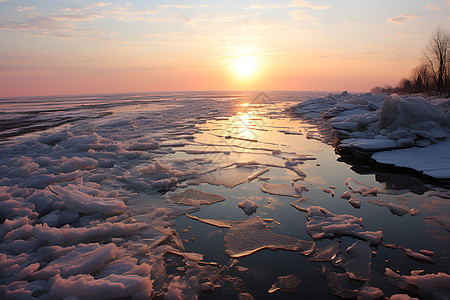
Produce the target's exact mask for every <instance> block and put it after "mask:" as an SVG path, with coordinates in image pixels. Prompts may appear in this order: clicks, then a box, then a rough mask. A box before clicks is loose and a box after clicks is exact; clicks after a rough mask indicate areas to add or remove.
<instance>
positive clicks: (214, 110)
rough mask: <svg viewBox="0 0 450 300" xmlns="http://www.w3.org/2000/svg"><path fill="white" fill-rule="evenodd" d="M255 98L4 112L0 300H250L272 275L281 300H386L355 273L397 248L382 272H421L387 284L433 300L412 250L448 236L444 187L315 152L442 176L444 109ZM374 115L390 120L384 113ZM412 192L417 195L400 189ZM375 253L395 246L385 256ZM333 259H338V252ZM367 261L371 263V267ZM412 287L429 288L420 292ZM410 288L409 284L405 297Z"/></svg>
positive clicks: (202, 97) (363, 98) (435, 104)
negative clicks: (213, 298) (333, 142)
mask: <svg viewBox="0 0 450 300" xmlns="http://www.w3.org/2000/svg"><path fill="white" fill-rule="evenodd" d="M273 95H274V97H275V98H277V99H278V100H277V101H272V100H270V99H266V100H265V101H267V103H262V104H256V103H251V102H252V101H253V100H252V99H253V98H254V95H250V96H249V95H246V94H240V93H237V92H236V93H235V94H234V93H233V94H231V93H230V94H228V93H225V92H211V93H209V92H205V93H200V92H192V93H180V94H178V93H177V94H176V95H175V94H173V95H172V94H171V95H166V94H164V95H154V94H137V95H108V96H95V97H94V96H79V97H80V99H81V100H80V101H81V103H83V105H81V106H79V105H78V104H73V103H72V102H70V99H72V98H71V96H67V97H52V98H51V101H50V100H49V101H50V102H49V103H45V99H44V100H43V102H42V103H41V104H36V103H37V102H36V101H38V102H39V101H41V100H42V99H40V98H39V99H38V100H35V101H34V102H33V100H30V101H31V102H32V103H34V104H35V106H33V109H34V110H35V112H34V113H33V114H28V112H24V111H22V110H23V107H22V108H20V105H17V108H20V109H19V110H20V111H16V112H13V114H11V113H10V112H3V111H0V113H1V114H2V124H6V125H5V126H6V127H8V126H9V127H8V128H9V129H7V130H3V129H4V128H0V139H1V140H0V298H2V299H65V298H68V299H69V298H74V299H75V298H77V299H90V298H91V299H92V298H95V299H97V298H127V299H128V298H137V299H141V298H142V299H148V298H156V299H161V298H168V299H171V298H173V299H180V298H181V299H183V298H184V299H195V298H197V297H199V296H205V295H206V296H207V295H208V294H209V293H218V297H219V298H220V297H222V296H224V295H225V294H226V295H228V294H227V293H230V294H231V295H232V296H233V297H234V296H238V297H240V298H242V299H252V298H256V299H259V298H263V297H264V296H266V295H267V294H268V289H269V288H270V286H271V285H272V284H273V283H274V282H275V281H277V278H278V279H280V284H276V286H274V289H277V294H279V295H282V294H281V293H286V292H290V293H292V294H291V295H292V297H293V298H298V296H299V295H300V294H301V295H306V296H305V297H313V295H314V296H316V294H317V295H318V297H320V298H324V299H325V298H327V295H328V296H329V297H332V295H331V294H329V292H331V293H334V294H337V295H340V296H345V297H347V296H348V297H353V298H357V297H360V298H364V297H366V298H370V297H376V296H377V295H380V293H382V292H385V296H386V297H389V296H390V294H389V291H390V290H391V289H390V288H388V287H387V286H388V284H389V283H388V280H387V279H386V278H384V279H379V278H378V279H377V280H380V285H379V286H378V285H377V284H376V283H378V281H377V282H372V281H371V280H372V278H373V277H372V276H373V275H374V274H373V272H372V271H370V270H372V268H370V262H369V257H371V255H375V253H379V254H376V255H377V257H378V256H380V257H383V261H384V257H385V256H386V258H387V261H388V262H387V263H386V264H388V266H389V264H391V261H390V259H391V257H390V255H391V254H390V253H389V252H388V251H397V252H399V253H402V255H398V256H396V259H398V260H399V261H400V262H399V263H400V264H403V265H405V261H406V262H409V261H414V263H415V264H416V265H415V266H414V270H413V271H417V270H423V271H421V272H420V273H417V272H414V273H413V272H411V270H406V271H405V272H404V273H403V274H405V273H406V274H409V273H411V274H412V275H411V276H427V275H428V276H427V277H408V278H406V277H403V276H401V279H399V280H397V281H396V282H395V283H394V284H395V285H397V286H399V287H400V288H402V289H403V288H404V287H405V286H406V292H408V293H410V294H411V295H415V294H414V293H416V291H417V290H419V292H418V293H419V295H418V296H421V297H425V296H427V295H429V294H430V293H431V294H433V295H434V294H435V293H437V292H439V293H442V290H443V291H444V292H446V291H447V290H445V288H442V287H441V286H439V285H438V284H436V282H437V281H440V280H444V281H445V280H446V277H445V275H446V273H443V272H441V273H438V275H436V276H434V277H433V276H431V275H434V274H430V270H429V268H430V269H432V270H431V272H434V273H436V272H437V271H436V270H441V269H442V266H444V263H443V262H445V260H444V256H445V254H444V253H443V252H442V251H441V250H440V249H439V248H438V247H436V246H435V244H436V243H429V242H430V241H432V242H433V241H439V243H441V241H446V240H447V239H448V231H449V229H448V228H449V226H448V224H449V221H448V219H449V218H448V215H447V214H448V208H447V206H446V205H448V201H447V200H448V192H446V191H447V189H446V187H445V185H442V184H441V185H440V186H439V184H437V185H438V186H437V187H436V186H434V185H429V184H428V183H427V182H426V181H420V180H417V181H413V184H411V182H410V181H408V180H411V177H408V176H403V177H402V176H397V175H392V174H390V173H389V172H388V171H386V170H389V168H386V169H382V170H383V172H378V171H377V172H371V171H367V169H364V170H362V171H361V172H359V171H358V170H359V169H358V166H354V168H351V169H350V167H349V166H348V165H346V164H343V163H342V161H336V159H337V158H338V157H337V156H336V155H335V154H334V152H333V149H330V147H329V146H328V145H326V144H324V143H322V142H321V141H324V142H326V143H328V142H330V140H329V138H331V139H333V137H331V134H332V133H333V132H334V133H337V134H338V135H339V139H340V142H341V144H340V148H338V149H340V151H341V152H340V153H341V154H345V150H346V149H347V150H351V151H356V152H355V153H356V154H362V155H363V154H367V153H370V154H372V152H374V151H375V150H376V148H377V149H378V150H380V149H387V151H378V150H377V151H378V152H376V153H375V154H374V155H373V158H374V159H376V160H377V159H378V157H380V162H382V163H383V164H394V165H395V164H399V166H401V167H410V168H414V169H416V170H418V171H420V172H423V173H424V174H426V175H429V176H432V177H435V178H437V177H441V178H446V176H447V175H446V174H447V173H446V172H445V171H446V168H445V166H446V161H445V160H446V159H447V158H446V156H445V155H446V152H445V151H444V149H445V148H448V138H447V135H448V126H447V127H446V124H445V120H444V119H445V118H447V117H448V107H449V102H448V101H447V100H445V99H429V100H424V99H423V98H421V97H419V96H414V97H407V96H401V97H400V98H397V97H395V96H394V97H391V98H389V97H388V98H386V97H385V96H384V95H369V94H367V95H351V94H348V93H343V94H341V95H329V96H326V97H321V98H313V99H311V100H307V101H304V102H301V101H303V100H304V99H305V98H304V97H303V96H298V94H297V93H294V92H292V93H280V94H277V93H275V92H273ZM175 96H176V98H177V99H178V100H174V98H175ZM302 97H303V98H302ZM409 98H414V99H413V100H408V99H409ZM49 99H50V98H49ZM83 99H86V100H83ZM385 99H386V100H388V102H389V103H388V104H386V105H385V107H384V106H383V103H384V101H385ZM286 100H288V101H289V102H287V101H286ZM2 101H4V100H3V99H0V110H1V105H2V104H1V103H2ZM8 101H9V100H8ZM11 101H12V102H14V101H19V102H20V99H19V100H14V99H13V100H11ZM65 101H68V102H65ZM83 101H85V102H83ZM90 101H94V102H95V103H97V104H92V103H90ZM424 101H425V102H429V103H428V104H424ZM31 102H30V103H31ZM247 102H248V103H247ZM299 102H300V103H299ZM51 103H54V105H56V104H55V103H58V105H57V106H58V107H57V108H51V107H52V105H53V104H51ZM76 103H80V102H78V100H77V101H76ZM242 103H246V104H248V105H240V104H242ZM288 103H289V104H288ZM293 103H299V104H298V105H297V108H296V109H295V110H297V111H298V112H300V113H302V114H303V115H305V116H306V117H308V118H312V119H313V120H310V121H303V120H301V121H300V120H299V119H296V118H294V117H292V116H291V115H289V114H288V111H286V110H285V108H287V107H288V105H292V104H293ZM237 104H238V105H237ZM413 104H414V105H416V106H417V107H420V109H421V110H424V111H426V113H424V114H423V116H422V117H423V118H422V119H420V120H419V117H415V118H416V119H415V121H414V122H406V121H407V120H408V118H410V116H414V113H415V112H414V111H413V109H412V108H413ZM49 105H50V109H49V110H47V109H42V111H41V110H39V107H46V108H48V106H49ZM64 105H66V107H65V108H64V109H63V110H60V109H59V108H60V107H61V106H64ZM430 105H432V107H431V106H430ZM199 107H201V109H199ZM389 107H391V108H389ZM52 109H56V110H55V111H52ZM290 111H292V109H291V110H290ZM392 111H397V112H399V111H400V113H398V115H400V116H401V118H397V119H395V118H392V113H391V112H392ZM438 111H440V112H438ZM403 112H407V114H403ZM441 112H443V113H444V114H445V116H444V115H443V114H442V113H441ZM17 116H19V117H17ZM3 117H4V118H3ZM432 117H433V118H434V119H433V120H429V119H430V118H432ZM290 118H291V119H290ZM380 118H381V119H380ZM380 120H381V125H380V124H379V123H380V122H379V121H380ZM446 120H448V118H447V119H446ZM405 122H406V123H405ZM14 124H15V125H14ZM42 124H46V125H45V128H44V129H43V128H40V129H39V126H40V125H42ZM327 124H328V125H327ZM12 125H14V126H16V127H14V126H13V127H14V128H13V127H11V126H12ZM321 126H323V127H321ZM326 126H331V128H334V129H333V130H334V131H333V132H330V130H329V129H330V127H326ZM345 145H347V146H345ZM346 147H347V148H346ZM385 147H387V148H385ZM391 148H395V149H394V150H391ZM399 148H402V149H399ZM397 153H398V154H397ZM413 154H414V155H413ZM363 156H364V155H363ZM381 158H383V159H386V161H381ZM391 158H392V159H391ZM388 159H391V160H388ZM439 159H440V160H439ZM436 162H437V163H436ZM420 164H421V166H419V165H420ZM362 165H363V166H364V167H365V164H362ZM380 168H383V166H381V167H380ZM447 169H448V168H447ZM355 170H356V171H355ZM384 172H386V173H384ZM374 173H375V176H374V175H373V174H374ZM263 176H264V177H263ZM346 178H348V180H347V181H346V180H345V179H346ZM405 178H406V179H405ZM403 180H405V181H406V182H407V183H408V184H404V182H403ZM391 181H392V182H391ZM416 183H417V186H418V189H417V190H416V189H415V187H411V186H413V185H415V184H416ZM382 185H386V187H383V186H382ZM405 186H406V188H405ZM323 187H324V188H323ZM322 188H323V189H322ZM408 189H409V190H408ZM347 190H348V191H347ZM324 191H325V192H327V193H329V194H334V193H337V194H338V195H341V194H342V195H343V198H344V199H348V200H349V202H350V203H351V204H352V205H353V206H355V207H359V205H360V203H361V201H359V202H358V201H357V200H356V199H357V198H356V196H355V195H356V194H360V195H361V196H362V197H364V198H362V197H361V200H363V201H364V205H363V207H362V208H361V209H360V210H355V209H354V208H353V207H352V206H350V205H348V203H346V202H347V201H340V200H339V199H330V198H331V197H330V196H329V195H327V194H324ZM380 194H382V196H383V198H379V197H380ZM396 194H398V195H401V196H398V197H394V195H396ZM422 195H423V196H422ZM285 196H290V197H293V198H290V199H291V200H289V198H288V197H285ZM358 197H359V195H358ZM294 200H297V201H295V202H292V203H290V201H294ZM289 204H290V205H289ZM366 204H367V205H366ZM373 204H376V205H381V206H383V207H381V208H380V207H377V206H375V205H373ZM238 207H241V208H242V209H243V210H244V212H246V213H247V214H249V215H250V214H252V217H249V216H246V215H244V213H242V211H241V210H240V209H239V208H238ZM256 208H257V209H256ZM294 208H295V209H297V210H299V211H301V212H302V213H301V212H296V210H295V209H294ZM328 209H330V210H331V211H333V212H335V213H331V212H330V211H328ZM303 212H305V213H306V218H305V217H304V216H303ZM374 212H375V213H374ZM186 214H189V216H190V217H191V218H192V219H190V218H187V217H185V216H186ZM192 214H195V215H196V217H194V216H192ZM407 214H409V215H411V216H414V215H417V217H410V216H407ZM401 215H405V216H404V217H401V218H400V216H401ZM422 217H423V218H422ZM363 219H364V225H365V226H363V222H362V220H363ZM387 220H389V221H387ZM392 220H394V221H392ZM197 221H201V222H203V223H206V224H209V225H214V226H216V227H212V226H207V225H205V224H202V223H200V222H197ZM393 224H395V225H393ZM397 224H399V228H402V227H401V226H411V227H414V226H417V228H419V229H424V232H423V233H421V236H420V237H419V238H417V239H414V241H411V242H405V239H407V238H410V237H411V233H409V232H402V235H401V236H400V235H398V234H397V233H396V230H393V227H395V226H396V225H397ZM305 226H306V227H305ZM217 227H218V228H217ZM381 227H382V228H383V233H384V232H386V243H385V242H384V241H382V238H383V233H382V231H381ZM305 228H306V230H305ZM414 228H415V227H414ZM419 231H420V230H419ZM308 234H309V235H308ZM414 234H415V233H414ZM403 235H404V236H403ZM414 237H416V236H415V235H414ZM396 239H400V240H402V241H403V242H399V241H397V240H396ZM222 241H223V243H222ZM388 242H389V243H394V242H395V244H397V245H402V246H398V247H395V249H396V250H393V249H390V248H387V247H388V246H387V245H389V244H388ZM316 245H317V247H316ZM381 245H384V246H386V247H381ZM340 247H348V248H347V250H343V252H342V253H341V250H340ZM218 249H219V250H218ZM342 249H345V248H342ZM412 249H414V250H412ZM417 249H420V250H417ZM425 249H429V250H425ZM260 250H262V251H260ZM269 250H276V251H269ZM286 250H288V251H286ZM224 251H225V252H224ZM369 253H370V256H369ZM299 254H302V255H306V256H307V258H302V259H299V258H298V255H299ZM248 255H251V257H246V258H242V261H241V262H237V261H236V262H234V261H233V260H230V258H232V257H243V256H248ZM274 257H275V258H276V259H275V260H273V259H272V258H274ZM411 258H412V259H411ZM244 260H245V261H244ZM431 261H433V262H434V263H433V264H431ZM262 262H263V263H262ZM265 262H267V263H265ZM273 262H276V263H275V264H274V263H273ZM318 262H320V263H318ZM238 263H239V265H238ZM320 264H323V266H324V277H325V278H326V281H327V284H328V286H329V290H327V288H326V285H325V282H317V284H318V286H323V287H324V288H323V289H320V290H317V289H315V284H313V285H308V284H303V285H300V286H299V287H300V288H299V289H298V291H296V288H292V289H291V287H294V286H296V285H297V283H300V279H298V278H301V279H302V280H303V279H304V278H305V282H306V280H308V282H310V281H309V280H310V279H311V278H313V277H308V276H309V275H308V274H311V276H316V275H318V274H315V273H320V271H318V269H319V268H320ZM333 264H334V265H333ZM372 264H376V266H375V267H374V268H373V269H374V270H378V269H379V268H380V263H379V262H377V260H376V259H373V262H372ZM240 265H245V267H242V266H240ZM368 265H369V267H368ZM384 266H385V265H384V264H383V267H384ZM328 267H333V268H334V269H333V270H334V271H336V270H339V271H340V272H344V271H345V272H346V273H335V272H333V271H332V270H331V269H330V270H328V269H327V268H328ZM338 267H342V269H343V270H340V269H339V268H338ZM368 270H369V271H368ZM442 271H445V270H443V269H442ZM269 274H270V275H269ZM285 274H291V275H288V276H284V275H285ZM423 274H425V275H423ZM442 274H445V275H442ZM367 276H368V277H369V280H368V281H367V282H365V283H363V282H362V281H361V280H366V279H367ZM399 276H400V275H399ZM405 276H406V275H405ZM317 277H318V278H319V277H320V276H317ZM431 277H433V278H431ZM351 278H357V279H359V280H353V279H351ZM422 279H423V280H422ZM425 279H426V280H425ZM431 279H433V280H431ZM314 280H318V279H314ZM406 280H409V281H408V284H406V285H405V284H404V283H405V282H406ZM428 280H431V281H429V282H428ZM247 281H250V284H248V285H247ZM260 281H261V282H260ZM355 281H356V283H355ZM425 281H427V283H425ZM255 282H257V283H258V284H256V285H255ZM410 282H411V283H410ZM430 282H433V284H434V285H437V286H433V288H429V287H430V285H431V283H430ZM313 283H316V282H314V281H313ZM411 285H413V286H416V287H417V289H416V288H414V289H413V291H412V292H411V290H410V289H409V288H410V287H411ZM252 286H257V287H259V288H253V287H252ZM391 287H392V286H391ZM435 287H437V289H436V288H435ZM385 289H386V290H387V291H388V292H387V293H386V291H385ZM397 291H399V290H397ZM252 295H254V296H252ZM285 295H286V294H283V296H285ZM423 295H425V296H423ZM436 295H440V294H436ZM444 295H445V294H444Z"/></svg>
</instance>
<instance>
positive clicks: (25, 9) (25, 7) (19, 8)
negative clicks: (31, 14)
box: [16, 6, 36, 12]
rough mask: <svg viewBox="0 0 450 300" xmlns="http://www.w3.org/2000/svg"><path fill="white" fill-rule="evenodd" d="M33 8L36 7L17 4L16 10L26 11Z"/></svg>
mask: <svg viewBox="0 0 450 300" xmlns="http://www.w3.org/2000/svg"><path fill="white" fill-rule="evenodd" d="M35 9H36V7H34V6H17V7H16V10H17V11H18V12H27V11H32V10H35Z"/></svg>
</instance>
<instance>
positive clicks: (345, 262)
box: [333, 241, 372, 281]
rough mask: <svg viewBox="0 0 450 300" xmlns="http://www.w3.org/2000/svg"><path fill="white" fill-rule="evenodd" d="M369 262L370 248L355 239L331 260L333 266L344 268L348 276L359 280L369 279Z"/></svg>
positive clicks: (370, 256)
mask: <svg viewBox="0 0 450 300" xmlns="http://www.w3.org/2000/svg"><path fill="white" fill-rule="evenodd" d="M371 263H372V249H371V248H370V245H369V243H368V242H363V241H356V242H355V243H354V244H353V245H351V246H350V247H348V248H347V249H346V250H345V251H344V253H342V254H341V255H339V256H338V257H337V258H336V259H335V260H334V261H333V264H334V265H335V266H338V267H341V268H343V269H345V271H346V272H347V275H348V277H349V278H351V279H356V280H361V281H366V280H368V279H369V272H370V265H371Z"/></svg>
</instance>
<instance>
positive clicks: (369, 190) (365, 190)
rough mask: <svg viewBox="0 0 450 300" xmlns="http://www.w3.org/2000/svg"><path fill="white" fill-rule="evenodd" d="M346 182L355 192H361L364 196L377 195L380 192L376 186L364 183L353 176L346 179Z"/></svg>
mask: <svg viewBox="0 0 450 300" xmlns="http://www.w3.org/2000/svg"><path fill="white" fill-rule="evenodd" d="M345 184H346V185H347V186H348V188H349V189H351V190H352V191H353V192H354V193H360V194H361V195H363V196H367V195H376V194H377V193H378V190H377V188H376V187H373V186H370V185H367V184H365V183H362V182H360V181H358V180H356V179H355V178H353V177H350V178H348V179H347V180H346V181H345Z"/></svg>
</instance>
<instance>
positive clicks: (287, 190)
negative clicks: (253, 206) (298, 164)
mask: <svg viewBox="0 0 450 300" xmlns="http://www.w3.org/2000/svg"><path fill="white" fill-rule="evenodd" d="M261 190H262V191H263V192H264V193H269V194H271V195H278V196H289V197H297V198H300V197H301V196H300V195H299V194H297V192H296V190H295V189H294V188H293V187H292V186H291V185H289V184H287V183H281V184H279V183H268V182H266V183H264V184H263V185H262V186H261Z"/></svg>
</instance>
